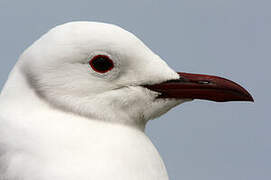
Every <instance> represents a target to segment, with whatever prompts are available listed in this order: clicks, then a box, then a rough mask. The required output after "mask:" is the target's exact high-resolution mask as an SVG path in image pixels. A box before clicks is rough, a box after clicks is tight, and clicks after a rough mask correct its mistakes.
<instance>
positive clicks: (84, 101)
mask: <svg viewBox="0 0 271 180" xmlns="http://www.w3.org/2000/svg"><path fill="white" fill-rule="evenodd" d="M193 99H205V100H212V101H218V102H225V101H253V98H252V96H251V95H250V94H249V93H248V92H247V91H246V90H245V89H244V88H242V87H241V86H240V85H238V84H236V83H234V82H232V81H230V80H227V79H224V78H220V77H217V76H210V75H201V74H191V73H177V72H176V71H174V70H173V69H171V68H170V67H169V66H168V65H167V64H166V62H165V61H163V60H162V59H161V58H160V57H159V56H158V55H156V54H155V53H153V52H152V51H151V50H150V49H149V48H148V47H147V46H146V45H144V43H143V42H142V41H141V40H139V39H138V38H137V37H136V36H135V35H133V34H132V33H130V32H128V31H126V30H124V29H122V28H120V27H118V26H116V25H111V24H106V23H99V22H70V23H66V24H64V25H60V26H57V27H55V28H53V29H51V30H50V31H49V32H48V33H46V34H45V35H43V36H42V37H41V38H40V39H39V40H37V41H36V42H34V43H33V44H32V45H31V46H30V47H29V48H27V49H26V50H25V51H24V52H23V54H22V55H21V56H20V58H19V60H18V62H17V64H16V65H15V67H14V68H13V70H12V72H11V73H10V75H9V78H8V80H7V82H6V84H5V86H4V88H3V90H2V92H1V95H0V179H1V180H19V179H20V180H111V179H114V180H127V179H129V180H168V175H167V171H166V167H165V165H164V163H163V161H162V159H161V157H160V155H159V153H158V151H157V150H156V148H155V147H154V145H153V144H152V142H151V141H150V140H149V138H148V137H147V136H146V135H145V133H144V129H145V125H146V123H147V122H148V121H149V120H151V119H155V118H156V117H159V116H161V115H163V114H164V113H166V112H167V111H169V110H170V109H171V108H173V107H175V106H177V105H179V104H181V103H184V102H186V101H191V100H193Z"/></svg>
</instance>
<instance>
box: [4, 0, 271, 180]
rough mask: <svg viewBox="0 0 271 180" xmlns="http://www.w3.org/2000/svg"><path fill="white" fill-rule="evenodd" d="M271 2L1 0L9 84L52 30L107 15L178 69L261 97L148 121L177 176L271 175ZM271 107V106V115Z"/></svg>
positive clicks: (175, 179) (245, 178)
mask: <svg viewBox="0 0 271 180" xmlns="http://www.w3.org/2000/svg"><path fill="white" fill-rule="evenodd" d="M270 7H271V1H268V0H258V1H256V0H180V1H162V0H161V1H154V0H144V1H143V0H137V1H131V0H114V1H105V0H95V1H91V0H77V1H64V0H59V1H53V0H46V1H37V0H31V1H12V0H1V1H0V21H1V28H0V49H1V51H0V52H1V53H0V87H2V86H3V85H4V82H5V81H6V79H7V76H8V73H9V71H10V70H11V69H12V67H13V66H14V64H15V62H16V61H17V59H18V57H19V55H20V54H21V53H22V52H23V50H24V49H25V48H27V47H28V46H29V45H30V44H32V42H33V41H35V40H36V39H38V38H39V37H40V36H41V35H42V34H44V33H45V32H47V31H48V30H49V29H50V28H52V27H54V26H56V25H58V24H62V23H65V22H69V21H75V20H88V21H102V22H108V23H113V24H117V25H120V26H121V27H123V28H125V29H127V30H129V31H131V32H133V33H134V34H135V35H137V36H138V37H139V38H140V39H141V40H143V41H144V42H145V43H146V44H147V45H148V46H149V47H150V48H151V49H152V50H153V51H154V52H156V53H157V54H159V55H160V56H161V57H162V58H163V59H164V60H166V61H167V63H168V64H169V65H170V66H171V67H172V68H173V69H175V70H176V71H185V72H194V73H195V72H196V73H208V74H214V75H219V76H223V77H226V78H229V79H231V80H234V81H236V82H238V83H240V84H241V85H242V86H244V87H245V88H247V89H248V90H249V92H251V94H252V95H253V96H254V99H255V103H254V104H253V103H246V102H234V103H231V102H230V103H214V102H207V101H199V100H197V101H193V102H189V103H186V104H183V105H180V106H178V107H177V108H175V109H173V110H171V111H170V112H169V113H168V114H166V115H164V116H162V117H161V118H159V119H156V120H154V121H151V122H150V123H149V124H148V126H147V134H148V135H149V137H150V138H151V139H152V141H153V143H154V144H155V145H156V147H157V148H158V150H159V151H160V153H161V155H162V157H163V159H164V161H165V163H166V166H167V169H168V172H169V176H170V178H171V179H172V180H181V179H185V180H198V179H201V180H229V179H230V180H255V179H260V180H269V179H271V142H270V137H271V131H270V129H271V121H270V100H271V98H270V90H271V77H270V75H271V73H270V65H271V63H270V58H271V49H270V47H271V10H270ZM268 111H269V113H268Z"/></svg>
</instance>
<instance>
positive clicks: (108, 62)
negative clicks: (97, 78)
mask: <svg viewBox="0 0 271 180" xmlns="http://www.w3.org/2000/svg"><path fill="white" fill-rule="evenodd" d="M89 65H90V66H91V68H92V69H93V70H94V71H96V72H98V73H106V72H108V71H111V70H112V69H113V68H114V62H113V61H112V59H110V58H109V57H108V56H106V55H96V56H94V57H93V58H92V59H91V60H90V61H89Z"/></svg>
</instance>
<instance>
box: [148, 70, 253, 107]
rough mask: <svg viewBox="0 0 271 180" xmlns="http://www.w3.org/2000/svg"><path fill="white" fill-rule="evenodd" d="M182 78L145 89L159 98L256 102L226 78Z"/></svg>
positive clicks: (207, 76) (184, 75)
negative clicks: (155, 93)
mask: <svg viewBox="0 0 271 180" xmlns="http://www.w3.org/2000/svg"><path fill="white" fill-rule="evenodd" d="M178 74H179V75H180V78H179V79H177V80H170V81H167V82H163V83H161V84H154V85H145V86H144V87H146V88H148V89H150V90H152V91H156V92H159V93H160V95H159V96H158V98H176V99H204V100H211V101H217V102H226V101H254V100H253V98H252V96H251V95H250V94H249V93H248V92H247V90H245V89H244V88H243V87H242V86H240V85H238V84H237V83H235V82H233V81H230V80H227V79H225V78H221V77H217V76H210V75H202V74H190V73H180V72H179V73H178Z"/></svg>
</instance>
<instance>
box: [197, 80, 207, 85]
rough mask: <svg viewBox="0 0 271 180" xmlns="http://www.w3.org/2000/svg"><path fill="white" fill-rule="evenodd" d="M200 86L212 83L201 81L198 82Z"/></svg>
mask: <svg viewBox="0 0 271 180" xmlns="http://www.w3.org/2000/svg"><path fill="white" fill-rule="evenodd" d="M198 84H210V81H206V80H201V81H198Z"/></svg>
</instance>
